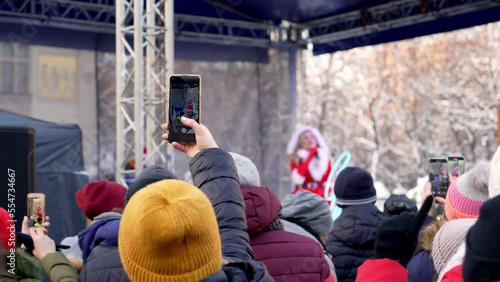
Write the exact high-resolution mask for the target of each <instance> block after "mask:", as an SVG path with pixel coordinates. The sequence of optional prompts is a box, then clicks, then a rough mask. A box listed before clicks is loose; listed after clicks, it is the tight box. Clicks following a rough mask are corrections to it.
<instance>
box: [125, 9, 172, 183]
mask: <svg viewBox="0 0 500 282" xmlns="http://www.w3.org/2000/svg"><path fill="white" fill-rule="evenodd" d="M173 33H174V30H173V0H160V1H158V0H156V1H155V0H118V1H117V2H116V125H117V127H116V172H115V173H116V175H115V176H116V181H117V182H119V183H121V184H123V185H126V184H127V182H126V176H131V175H134V176H135V177H137V176H138V175H139V174H140V173H141V172H142V170H143V167H144V166H149V165H153V164H157V165H161V166H163V167H167V168H169V169H171V168H172V162H171V161H170V162H169V158H168V155H170V154H169V152H170V151H171V148H170V147H169V146H168V145H167V143H166V142H165V141H163V140H162V139H161V135H162V133H163V132H162V130H161V127H160V126H161V124H162V123H164V122H165V121H166V115H165V113H166V107H165V105H166V101H167V100H168V99H167V89H168V77H169V76H170V74H171V73H173V63H174V50H173V49H174V44H173ZM130 161H133V162H132V163H133V164H134V165H133V166H129V167H127V164H128V163H129V162H130Z"/></svg>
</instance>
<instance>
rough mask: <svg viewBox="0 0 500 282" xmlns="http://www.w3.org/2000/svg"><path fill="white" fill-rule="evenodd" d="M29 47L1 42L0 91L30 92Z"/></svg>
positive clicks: (21, 93) (25, 93)
mask: <svg viewBox="0 0 500 282" xmlns="http://www.w3.org/2000/svg"><path fill="white" fill-rule="evenodd" d="M29 65H30V58H29V47H28V46H26V45H21V44H11V43H0V93H1V94H10V95H13V94H15V95H27V94H29V91H30V90H29V89H30V88H29V85H30V79H29V78H30V77H29Z"/></svg>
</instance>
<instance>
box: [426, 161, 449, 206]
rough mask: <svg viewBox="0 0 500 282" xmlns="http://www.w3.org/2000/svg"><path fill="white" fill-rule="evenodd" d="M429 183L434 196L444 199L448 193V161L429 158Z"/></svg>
mask: <svg viewBox="0 0 500 282" xmlns="http://www.w3.org/2000/svg"><path fill="white" fill-rule="evenodd" d="M429 182H430V183H431V187H432V194H433V195H434V196H439V197H443V198H445V197H446V193H447V192H448V186H449V179H448V159H446V158H431V159H429Z"/></svg>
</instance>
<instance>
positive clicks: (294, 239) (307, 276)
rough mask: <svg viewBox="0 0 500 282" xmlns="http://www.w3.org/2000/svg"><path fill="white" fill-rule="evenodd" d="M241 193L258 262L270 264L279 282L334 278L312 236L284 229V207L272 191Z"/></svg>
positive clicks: (268, 267) (243, 189)
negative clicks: (282, 221) (279, 219)
mask: <svg viewBox="0 0 500 282" xmlns="http://www.w3.org/2000/svg"><path fill="white" fill-rule="evenodd" d="M241 191H242V193H243V198H244V199H245V208H246V214H247V224H248V233H249V235H250V245H251V246H252V249H253V250H254V253H255V260H257V261H260V262H262V263H264V264H265V265H266V268H267V270H268V272H269V274H270V275H271V276H272V277H273V278H274V280H275V281H276V282H280V281H292V280H293V281H308V282H315V281H318V282H323V281H325V280H326V279H328V278H330V269H329V267H328V263H327V262H326V260H325V257H324V255H323V249H322V247H321V245H319V244H318V243H317V242H316V241H314V240H312V239H310V238H308V237H305V236H302V235H298V234H295V233H291V232H286V231H283V230H282V229H283V228H282V227H281V226H280V224H279V221H276V219H277V218H278V215H279V212H280V209H281V204H280V201H279V200H278V198H277V197H276V195H275V194H274V193H273V192H272V191H271V190H270V189H268V188H263V187H249V188H242V189H241Z"/></svg>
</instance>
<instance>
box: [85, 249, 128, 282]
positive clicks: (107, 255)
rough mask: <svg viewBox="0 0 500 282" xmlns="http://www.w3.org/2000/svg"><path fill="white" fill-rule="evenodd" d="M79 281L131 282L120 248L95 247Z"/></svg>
mask: <svg viewBox="0 0 500 282" xmlns="http://www.w3.org/2000/svg"><path fill="white" fill-rule="evenodd" d="M78 281H80V282H97V281H107V282H130V279H129V278H128V276H127V273H125V270H124V269H123V266H122V262H121V260H120V254H119V252H118V247H103V246H97V247H95V248H94V249H93V250H92V253H90V256H89V257H88V259H87V263H86V264H85V266H84V267H83V269H82V272H81V273H80V276H79V277H78Z"/></svg>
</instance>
